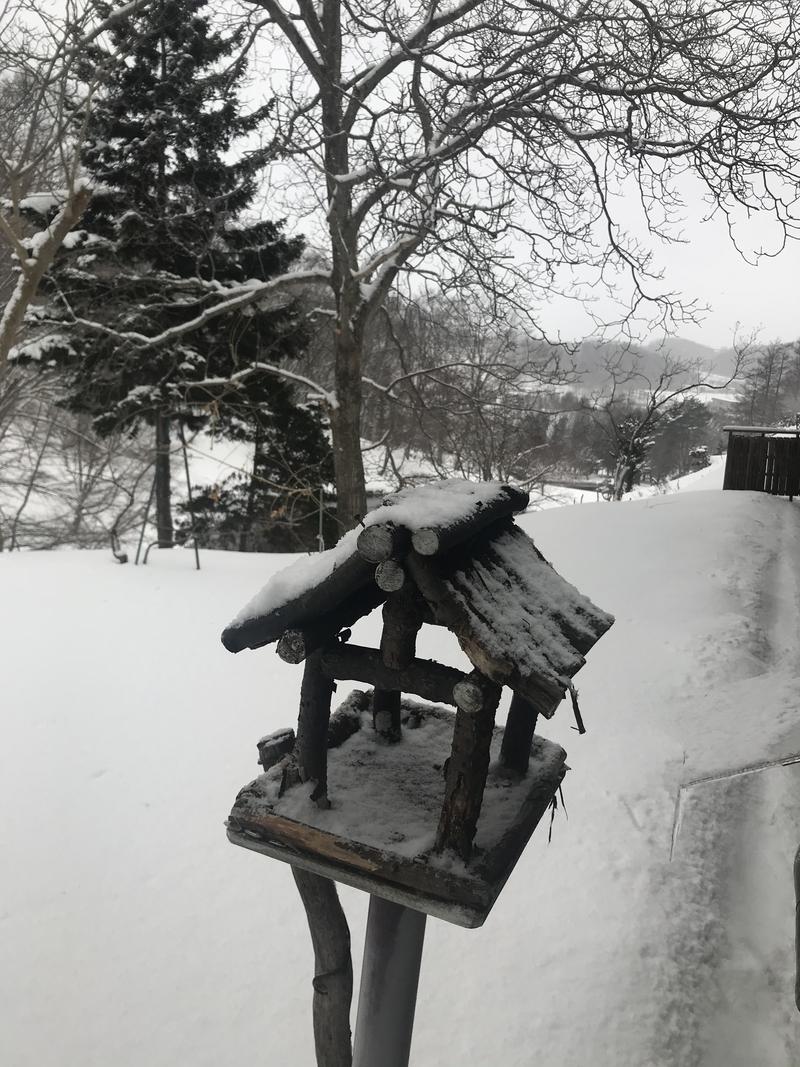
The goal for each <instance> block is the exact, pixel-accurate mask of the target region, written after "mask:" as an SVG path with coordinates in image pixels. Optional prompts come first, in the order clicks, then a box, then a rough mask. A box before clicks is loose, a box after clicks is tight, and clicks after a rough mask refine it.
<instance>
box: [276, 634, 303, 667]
mask: <svg viewBox="0 0 800 1067" xmlns="http://www.w3.org/2000/svg"><path fill="white" fill-rule="evenodd" d="M307 654H308V652H307V649H306V638H305V634H304V633H303V631H302V630H287V631H286V633H284V634H283V636H282V637H281V639H280V640H279V641H278V655H279V656H280V658H281V659H282V660H283V661H284V663H302V662H303V660H304V659H305V658H306V656H307Z"/></svg>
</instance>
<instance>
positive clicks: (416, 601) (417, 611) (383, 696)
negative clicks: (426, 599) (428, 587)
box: [372, 586, 424, 742]
mask: <svg viewBox="0 0 800 1067" xmlns="http://www.w3.org/2000/svg"><path fill="white" fill-rule="evenodd" d="M423 615H424V606H423V602H422V599H421V597H420V596H419V594H418V593H416V592H415V590H414V589H413V587H409V586H405V587H404V588H403V589H400V590H399V591H398V592H397V593H395V594H393V595H392V596H390V597H389V599H388V600H387V601H386V602H385V604H384V605H383V632H382V633H381V648H380V654H381V660H382V662H383V664H384V666H385V667H388V668H389V669H391V670H395V671H403V670H406V669H407V668H408V667H410V666H411V664H412V663H413V662H414V657H415V653H416V644H417V633H418V631H419V628H420V627H421V626H422V619H423ZM401 702H402V692H401V691H400V690H399V689H376V690H375V693H374V695H373V698H372V721H373V724H374V726H375V730H376V732H377V733H378V735H379V736H380V737H382V738H384V740H386V741H390V742H395V741H399V740H400V738H401V736H402V727H401V725H400V711H401Z"/></svg>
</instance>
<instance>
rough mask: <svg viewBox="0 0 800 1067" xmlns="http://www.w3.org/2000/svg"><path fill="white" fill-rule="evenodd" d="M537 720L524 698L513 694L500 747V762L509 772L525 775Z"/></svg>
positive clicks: (533, 709) (532, 709) (533, 710)
mask: <svg viewBox="0 0 800 1067" xmlns="http://www.w3.org/2000/svg"><path fill="white" fill-rule="evenodd" d="M537 718H538V715H537V713H536V709H535V708H533V707H532V706H531V704H530V703H529V702H528V701H527V700H526V699H525V697H523V696H521V695H520V694H519V693H514V695H513V697H512V698H511V707H510V708H509V709H508V719H507V720H506V728H505V731H504V732H503V743H502V745H501V746H500V762H501V763H502V764H503V766H504V767H507V768H508V769H509V770H510V771H518V772H519V773H520V774H525V773H526V771H527V770H528V761H529V760H530V758H531V743H532V741H533V732H534V730H535V729H536V719H537Z"/></svg>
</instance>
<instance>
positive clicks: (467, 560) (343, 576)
mask: <svg viewBox="0 0 800 1067" xmlns="http://www.w3.org/2000/svg"><path fill="white" fill-rule="evenodd" d="M527 503H528V496H527V493H523V492H521V491H520V490H518V489H513V488H512V487H510V486H506V485H501V484H499V483H472V482H464V481H460V480H448V481H444V482H440V483H433V484H432V485H427V486H423V487H418V488H416V489H405V490H402V491H401V492H399V493H396V494H393V496H391V497H387V498H386V500H385V501H384V502H383V504H382V505H381V506H380V507H378V508H376V509H375V510H374V511H372V512H370V514H369V515H368V516H366V518H365V520H364V524H363V528H359V529H357V530H353V531H350V533H348V534H346V535H345V536H344V537H343V538H342V540H341V541H340V542H339V544H338V545H337V546H336V547H335V548H333V549H331V550H330V551H328V552H322V553H318V554H317V555H315V556H310V557H308V558H306V559H303V560H300V561H298V562H297V563H295V564H293V565H292V566H290V567H288V568H286V569H285V570H284V571H282V572H280V573H279V574H277V575H275V576H274V577H273V579H272V580H271V581H270V582H269V583H268V584H267V585H266V586H265V588H264V589H263V590H262V591H261V593H259V594H258V595H257V596H256V597H255V598H254V599H253V600H251V601H250V603H249V604H248V605H247V606H246V607H245V608H244V609H243V610H242V611H241V612H240V613H239V615H238V616H237V618H236V619H235V620H234V621H233V622H232V623H231V624H230V625H229V626H228V627H227V628H226V630H225V631H224V633H223V635H222V641H223V644H224V645H225V647H226V648H228V649H229V650H230V651H232V652H238V651H240V650H241V649H243V648H248V647H249V648H257V647H259V646H261V645H265V644H269V643H270V642H272V641H276V640H278V639H279V638H280V637H281V636H282V635H283V634H284V633H285V632H286V631H287V630H301V631H304V630H307V629H308V630H312V629H313V630H315V631H316V632H317V633H322V634H323V635H324V634H326V633H327V634H329V635H330V637H332V636H333V635H334V634H335V633H337V632H338V631H339V630H340V629H341V628H342V627H345V626H349V625H351V624H352V623H353V622H355V621H356V619H358V618H359V617H361V616H362V615H365V614H367V613H368V612H369V611H370V610H372V608H374V607H376V606H377V605H378V604H380V603H381V602H382V601H383V600H385V599H386V596H387V595H388V594H387V592H386V591H385V590H384V589H381V588H380V587H379V585H378V584H377V581H376V565H377V566H378V568H379V569H380V567H381V566H383V565H385V563H386V561H387V560H393V561H395V562H396V563H397V564H399V565H400V566H402V568H403V571H402V573H401V580H402V577H403V575H404V576H405V579H406V580H410V581H412V582H413V583H414V584H415V585H416V586H417V587H418V589H419V591H420V592H421V593H422V596H423V597H424V599H425V601H426V602H427V604H428V607H429V609H430V610H431V612H432V614H433V617H434V619H435V621H436V622H437V623H439V624H441V625H444V626H447V627H448V628H449V629H451V630H452V631H453V632H454V633H455V634H456V636H457V638H458V640H459V643H460V644H461V647H462V648H463V649H464V651H465V653H466V654H467V656H468V657H469V659H470V660H471V662H472V664H473V666H474V667H476V668H477V669H478V670H480V671H482V672H483V673H484V674H486V675H487V676H488V677H489V678H491V679H493V680H494V681H496V682H499V683H502V684H505V685H509V686H511V688H513V689H514V690H518V691H519V692H520V693H521V694H522V695H523V696H525V697H527V698H528V699H529V700H530V701H531V702H532V703H533V705H534V706H535V707H536V708H537V710H539V711H540V712H541V713H543V714H545V715H550V714H552V711H553V709H554V708H555V705H556V704H557V703H558V701H559V700H560V699H561V698H562V696H563V694H564V691H565V689H566V688H567V686H568V685H569V681H570V679H571V678H572V676H573V675H574V674H575V673H576V671H578V670H579V669H580V667H581V666H582V665H583V663H584V662H585V661H584V658H583V657H584V655H585V654H586V652H588V651H589V649H590V648H591V647H592V645H593V644H594V643H595V641H597V640H598V638H599V637H600V636H601V635H602V634H603V633H605V631H606V630H607V629H608V628H609V627H610V626H611V624H612V623H613V621H614V620H613V618H612V616H610V615H609V614H607V613H606V612H604V611H602V610H600V609H599V608H597V607H595V605H594V604H592V603H591V601H590V600H588V599H587V598H586V597H584V596H583V595H582V594H581V593H579V592H578V590H577V589H575V588H574V586H572V585H570V584H569V583H568V582H566V581H565V580H564V579H563V578H561V576H560V575H559V574H558V573H557V572H556V571H555V570H554V569H553V568H552V567H551V566H550V564H549V563H548V562H547V561H546V560H545V559H544V557H543V556H542V555H541V553H540V552H539V551H538V550H537V548H536V547H535V545H534V543H533V541H532V540H531V539H530V538H529V537H528V536H527V534H525V533H524V531H522V530H521V529H519V528H518V527H517V526H515V525H514V522H513V518H512V516H513V513H514V512H516V511H520V510H522V509H523V508H524V507H526V506H527ZM378 580H380V576H378Z"/></svg>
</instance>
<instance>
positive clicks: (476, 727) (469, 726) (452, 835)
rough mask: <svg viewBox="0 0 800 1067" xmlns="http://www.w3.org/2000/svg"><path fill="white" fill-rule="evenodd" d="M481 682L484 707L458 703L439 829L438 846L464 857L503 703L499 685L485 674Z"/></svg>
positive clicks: (468, 850) (478, 810) (467, 853)
mask: <svg viewBox="0 0 800 1067" xmlns="http://www.w3.org/2000/svg"><path fill="white" fill-rule="evenodd" d="M481 686H482V690H483V693H484V701H483V706H482V707H481V709H480V710H479V711H477V712H470V711H465V710H464V709H463V708H461V707H459V709H458V711H457V712H456V723H455V729H454V731H453V748H452V751H451V753H450V758H449V760H448V762H447V775H446V778H445V782H446V785H445V797H444V804H443V805H442V814H441V817H440V819H439V827H438V829H437V831H436V844H435V848H436V850H437V851H441V850H442V849H445V848H452V849H453V850H454V851H455V852H457V853H458V855H459V856H460V857H461V858H462V859H463V860H465V861H466V860H469V857H470V854H471V852H472V840H473V838H474V837H475V830H476V827H477V825H478V816H479V815H480V813H481V803H482V801H483V790H484V787H485V786H486V773H487V771H488V769H489V746H490V745H491V741H492V731H493V729H494V717H495V713H496V711H497V705H498V704H499V703H500V692H501V687H500V686H499V685H496V684H495V683H494V682H492V681H490V680H489V679H488V678H482V679H481Z"/></svg>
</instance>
